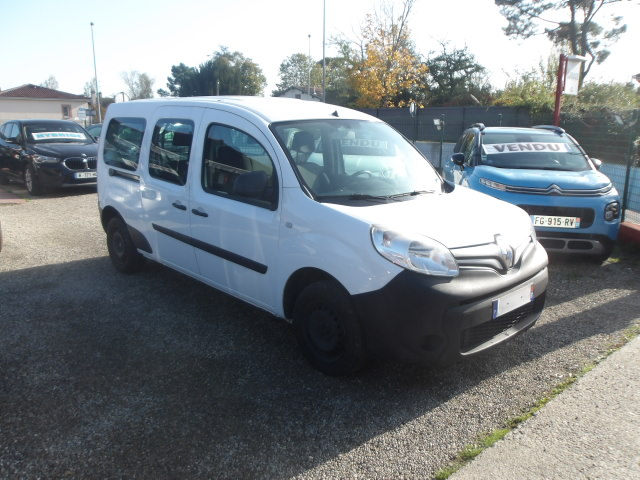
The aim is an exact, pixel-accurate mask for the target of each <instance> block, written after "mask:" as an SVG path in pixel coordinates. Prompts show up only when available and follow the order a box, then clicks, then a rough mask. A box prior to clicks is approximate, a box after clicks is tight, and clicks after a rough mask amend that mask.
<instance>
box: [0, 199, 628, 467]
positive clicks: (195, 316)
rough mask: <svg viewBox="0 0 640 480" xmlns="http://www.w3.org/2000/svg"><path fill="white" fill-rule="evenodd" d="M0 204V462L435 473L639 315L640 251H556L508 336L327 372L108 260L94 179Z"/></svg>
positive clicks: (260, 330) (229, 306)
mask: <svg viewBox="0 0 640 480" xmlns="http://www.w3.org/2000/svg"><path fill="white" fill-rule="evenodd" d="M0 221H1V222H2V229H3V234H4V248H3V250H2V253H0V478H27V479H30V478H104V479H120V478H127V479H129V478H181V479H183V478H220V479H224V478H230V479H231V478H233V479H237V478H299V479H323V478H371V479H376V478H380V479H389V478H415V479H426V478H431V477H433V474H434V473H435V472H436V471H437V470H438V469H439V468H442V467H444V466H445V465H447V464H448V463H449V462H450V461H451V459H452V458H453V457H454V456H455V455H456V453H457V452H458V451H459V450H461V449H462V448H463V447H464V446H465V445H467V444H469V443H472V442H473V441H474V440H475V439H476V437H477V435H479V434H481V433H483V432H487V431H491V430H493V429H495V428H497V427H499V426H501V425H502V424H503V422H504V421H505V420H506V419H507V418H510V417H513V416H515V415H518V414H520V413H521V412H523V410H526V409H527V408H529V407H530V406H532V405H533V403H534V402H535V401H536V400H537V399H539V398H541V397H543V396H544V395H545V394H546V393H547V392H549V390H550V389H551V388H553V387H554V386H555V385H557V384H558V383H560V382H562V381H563V380H564V379H566V378H567V377H568V376H571V375H573V374H575V373H576V372H579V371H580V370H581V369H582V368H583V367H584V366H585V365H587V364H589V363H591V362H593V361H594V360H596V359H597V358H598V357H600V356H601V355H602V354H603V352H605V351H606V350H607V349H609V348H610V347H611V346H613V345H615V344H616V343H618V342H619V341H620V340H621V338H622V334H623V331H624V330H626V329H628V328H629V327H631V326H638V325H640V309H639V308H638V305H640V293H639V292H640V275H639V272H640V254H638V253H637V252H636V253H635V254H634V253H629V252H627V253H625V254H624V255H622V258H621V259H620V260H619V261H614V262H611V261H610V262H607V263H605V264H603V265H595V264H593V263H589V262H585V261H583V260H582V261H581V260H573V261H571V260H561V259H552V264H551V266H550V286H549V294H548V297H547V298H548V300H547V308H546V309H545V311H544V313H543V315H542V317H541V318H540V320H539V321H538V323H537V324H536V326H535V327H534V328H532V329H531V330H529V331H528V332H526V333H525V334H523V335H521V336H520V337H518V338H516V339H514V340H513V341H511V342H509V343H507V344H506V345H503V346H500V347H498V348H496V349H495V350H493V351H492V352H490V353H488V354H485V355H483V356H480V357H477V358H475V359H473V360H470V361H466V362H462V363H459V364H457V365H454V366H452V367H449V368H445V369H425V368H421V367H416V366H412V365H405V364H399V363H395V362H390V361H386V362H381V361H380V362H376V363H374V364H373V365H371V367H370V368H368V369H367V370H366V371H365V372H363V373H362V374H361V375H359V376H357V377H353V378H348V379H335V378H330V377H326V376H323V375H322V374H320V373H318V372H316V371H314V370H313V369H311V368H310V367H309V366H308V365H307V364H306V363H305V361H304V359H303V358H302V357H301V355H300V353H299V352H298V350H297V347H296V345H295V340H294V337H293V334H292V331H291V328H290V326H289V325H288V324H286V323H285V322H283V321H281V320H278V319H276V318H273V317H272V316H270V315H269V314H267V313H264V312H262V311H260V310H257V309H255V308H253V307H251V306H248V305H246V304H244V303H242V302H240V301H237V300H235V299H233V298H231V297H229V296H226V295H224V294H221V293H218V292H217V291H215V290H213V289H211V288H208V287H206V286H204V285H202V284H200V283H198V282H195V281H193V280H191V279H189V278H187V277H184V276H181V275H180V274H178V273H175V272H173V271H171V270H168V269H166V268H163V267H161V266H159V265H155V264H152V263H148V264H147V266H146V267H145V269H144V271H143V272H141V273H140V274H136V275H133V276H126V275H121V274H118V273H117V272H116V271H115V270H114V269H113V268H112V267H111V264H110V261H109V259H108V257H107V252H106V247H105V235H104V232H103V231H102V229H101V227H100V225H99V222H98V210H97V198H96V194H95V190H92V189H77V190H73V191H66V192H63V193H61V194H57V195H51V196H48V197H44V198H38V199H34V200H31V201H28V202H26V203H23V204H18V205H0Z"/></svg>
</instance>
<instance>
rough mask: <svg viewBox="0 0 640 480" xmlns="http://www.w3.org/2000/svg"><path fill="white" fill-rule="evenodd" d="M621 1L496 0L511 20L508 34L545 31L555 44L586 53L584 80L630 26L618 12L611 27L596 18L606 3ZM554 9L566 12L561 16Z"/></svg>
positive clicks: (522, 34)
mask: <svg viewBox="0 0 640 480" xmlns="http://www.w3.org/2000/svg"><path fill="white" fill-rule="evenodd" d="M620 1H623V0H548V1H545V2H542V1H541V0H495V3H496V5H498V6H499V7H500V13H502V15H504V17H505V18H506V19H507V20H508V21H509V24H508V25H507V27H505V28H504V32H505V33H506V34H507V36H510V37H516V38H524V39H526V38H530V37H532V36H533V35H538V34H541V33H544V34H546V35H547V37H548V38H549V40H551V41H552V42H553V44H554V45H556V46H559V47H564V48H568V49H569V53H571V54H573V55H582V56H585V57H587V58H588V61H587V63H586V65H583V71H582V77H581V81H582V80H583V79H584V78H585V77H586V76H587V74H588V73H589V70H590V69H591V66H592V65H593V63H594V62H595V63H602V62H604V61H605V60H606V59H607V57H608V56H609V53H610V52H609V50H608V49H607V48H608V47H609V46H610V44H612V43H614V42H616V41H617V39H618V38H619V36H620V35H621V34H623V33H624V32H625V31H626V30H627V26H626V25H623V24H621V22H622V17H619V16H612V17H611V24H610V27H611V28H610V29H608V30H606V29H605V28H603V27H602V26H601V25H599V24H598V23H596V22H595V21H594V18H595V17H596V16H597V15H598V14H599V13H600V12H601V11H603V10H604V9H605V7H607V6H609V5H611V4H613V3H618V2H620ZM555 12H560V13H563V14H564V15H566V16H565V17H564V18H563V19H562V20H559V19H557V18H556V16H555V15H554V13H555Z"/></svg>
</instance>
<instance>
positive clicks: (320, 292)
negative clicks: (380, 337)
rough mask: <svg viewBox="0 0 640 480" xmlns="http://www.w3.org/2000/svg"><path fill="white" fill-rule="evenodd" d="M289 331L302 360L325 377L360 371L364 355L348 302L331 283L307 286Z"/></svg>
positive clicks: (364, 351) (297, 305)
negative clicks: (305, 360)
mask: <svg viewBox="0 0 640 480" xmlns="http://www.w3.org/2000/svg"><path fill="white" fill-rule="evenodd" d="M293 327H294V330H295V333H296V337H297V339H298V344H299V345H300V349H301V350H302V353H303V354H304V356H305V357H306V359H307V360H308V361H309V363H311V365H313V366H314V367H315V368H316V369H318V370H320V371H321V372H323V373H326V374H327V375H334V376H340V375H348V374H351V373H355V372H357V371H358V370H360V369H362V368H363V367H364V366H365V364H366V362H367V352H366V348H365V344H364V338H363V335H362V330H361V328H360V323H359V321H358V316H357V314H356V312H355V309H354V307H353V304H352V302H351V299H350V298H349V295H348V294H347V292H345V291H344V289H343V288H342V287H341V286H339V285H337V284H336V283H335V282H332V281H327V280H322V281H318V282H316V283H312V284H311V285H309V286H307V287H306V288H305V289H304V290H302V292H301V293H300V295H299V296H298V299H297V301H296V304H295V307H294V311H293Z"/></svg>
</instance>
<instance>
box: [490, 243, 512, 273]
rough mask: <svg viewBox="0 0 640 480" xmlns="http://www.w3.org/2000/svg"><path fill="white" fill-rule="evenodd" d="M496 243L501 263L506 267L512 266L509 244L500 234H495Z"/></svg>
mask: <svg viewBox="0 0 640 480" xmlns="http://www.w3.org/2000/svg"><path fill="white" fill-rule="evenodd" d="M495 239H496V245H497V246H498V251H499V252H500V259H501V261H502V264H503V265H504V266H505V267H506V268H507V270H508V269H510V268H512V267H513V259H514V254H513V248H511V245H509V243H508V242H507V241H506V240H505V239H504V237H503V236H502V235H500V234H497V235H496V236H495Z"/></svg>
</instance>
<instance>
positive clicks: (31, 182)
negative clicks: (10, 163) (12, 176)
mask: <svg viewBox="0 0 640 480" xmlns="http://www.w3.org/2000/svg"><path fill="white" fill-rule="evenodd" d="M24 186H25V187H26V188H27V192H29V193H30V194H31V195H42V194H43V193H44V191H45V189H44V187H43V186H42V183H41V182H40V180H39V179H38V177H37V176H36V171H35V170H34V168H33V166H32V165H27V167H26V168H25V169H24Z"/></svg>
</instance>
